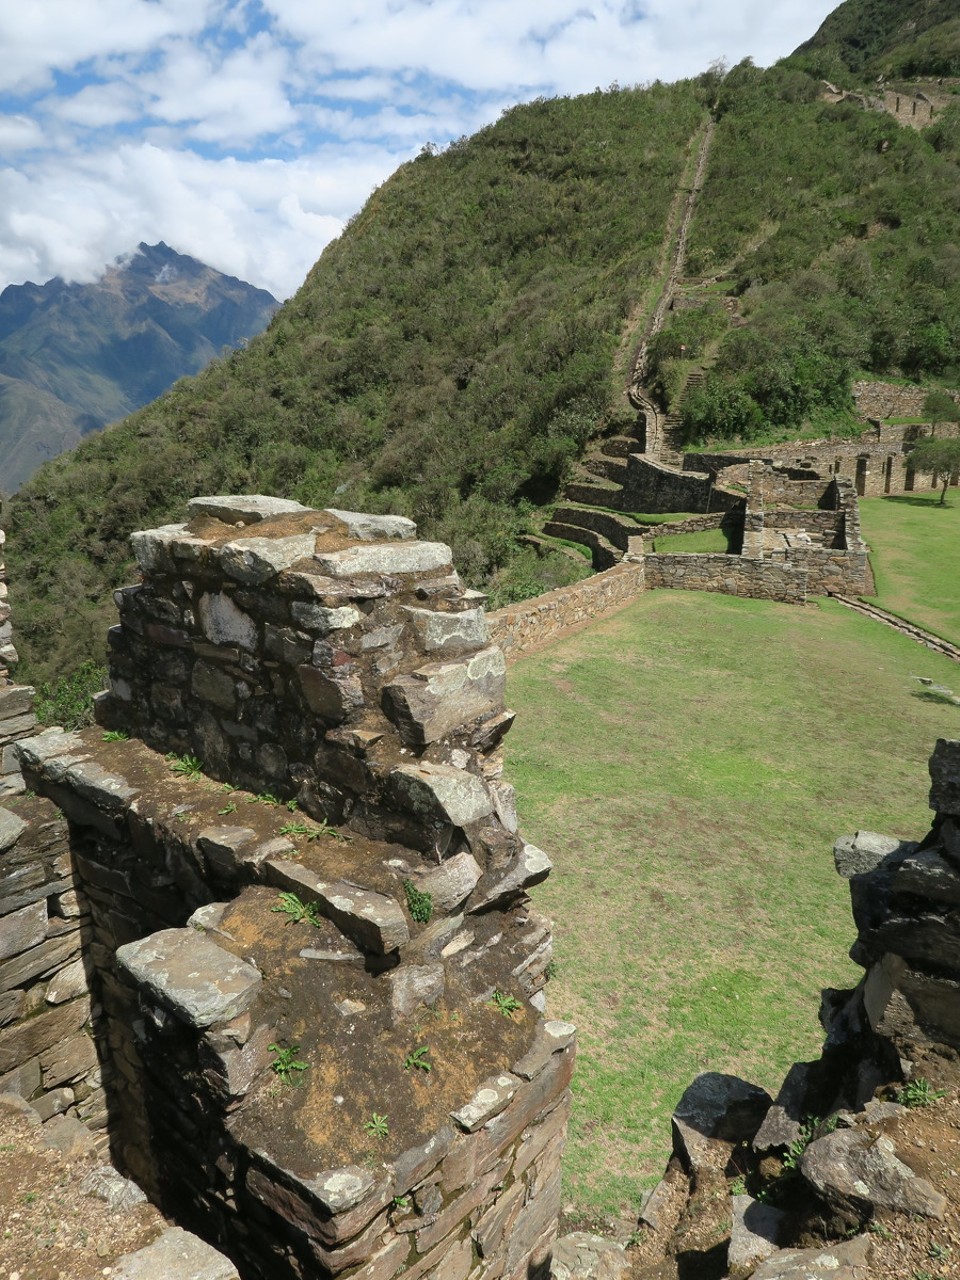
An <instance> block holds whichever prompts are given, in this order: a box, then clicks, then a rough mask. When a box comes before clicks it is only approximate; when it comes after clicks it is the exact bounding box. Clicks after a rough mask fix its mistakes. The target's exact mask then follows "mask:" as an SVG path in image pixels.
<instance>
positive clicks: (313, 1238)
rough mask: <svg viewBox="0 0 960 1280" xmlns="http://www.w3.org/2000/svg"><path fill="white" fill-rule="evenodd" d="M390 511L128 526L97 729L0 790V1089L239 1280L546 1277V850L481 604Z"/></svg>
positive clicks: (40, 756) (556, 1157) (29, 752)
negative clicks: (92, 1151) (220, 1259)
mask: <svg viewBox="0 0 960 1280" xmlns="http://www.w3.org/2000/svg"><path fill="white" fill-rule="evenodd" d="M414 535H415V529H414V526H413V524H412V523H411V522H410V521H408V520H404V519H401V518H399V517H392V516H365V515H358V514H356V513H351V512H344V511H334V510H330V511H314V510H310V509H308V508H305V507H302V506H300V505H299V504H297V503H292V502H285V501H280V500H275V499H265V498H260V497H256V496H254V497H249V496H248V497H222V498H203V499H196V500H194V501H193V502H191V503H190V504H189V512H188V522H187V523H185V524H180V525H173V526H167V527H164V528H162V529H156V530H152V531H149V532H144V533H139V534H136V535H134V538H133V545H134V550H135V554H136V557H137V561H138V564H139V568H140V573H141V578H142V581H141V582H140V584H139V585H137V586H134V587H129V588H125V589H124V590H121V591H119V592H117V602H118V605H119V608H120V624H119V626H117V627H114V628H113V630H112V631H111V633H110V637H109V639H110V687H109V690H108V691H107V692H106V693H104V694H103V695H101V697H100V699H99V701H98V706H97V717H98V720H99V722H100V728H98V729H90V730H84V731H80V732H64V731H62V730H57V729H51V730H46V731H44V732H41V733H36V734H33V735H32V736H28V737H24V738H23V739H22V741H20V743H19V745H18V752H19V757H20V760H21V762H22V767H23V770H24V773H25V776H26V779H27V783H28V785H29V787H30V789H31V793H35V794H31V793H28V795H27V797H26V798H23V799H21V800H19V801H18V803H17V807H16V812H15V813H14V812H12V811H10V810H0V992H2V994H0V1092H2V1091H4V1090H11V1089H12V1090H14V1091H15V1092H17V1093H20V1094H21V1095H22V1096H24V1097H25V1098H27V1099H29V1100H30V1101H31V1103H32V1105H33V1107H34V1108H35V1109H36V1110H37V1111H38V1112H39V1113H40V1117H41V1119H42V1120H44V1121H45V1124H44V1128H47V1127H48V1126H49V1125H54V1126H55V1127H56V1126H60V1127H61V1128H62V1129H63V1128H67V1129H69V1127H70V1126H79V1125H81V1124H82V1125H85V1126H87V1127H88V1128H89V1129H90V1130H92V1131H93V1133H94V1135H95V1137H96V1138H97V1141H98V1144H99V1146H100V1147H101V1149H102V1150H103V1151H104V1152H107V1151H108V1152H109V1154H110V1156H111V1157H112V1158H113V1160H114V1161H115V1162H116V1163H118V1164H119V1165H120V1167H121V1168H122V1169H124V1170H125V1171H127V1172H129V1173H130V1174H132V1175H133V1176H134V1177H135V1178H136V1179H137V1181H138V1182H139V1183H140V1184H141V1185H142V1186H143V1187H144V1189H145V1190H147V1191H148V1192H149V1194H150V1195H151V1197H152V1198H153V1199H154V1200H155V1201H156V1203H158V1204H159V1205H160V1207H161V1208H163V1209H164V1211H165V1212H167V1213H169V1214H170V1215H171V1216H173V1217H174V1218H176V1220H177V1221H178V1223H180V1224H182V1225H183V1226H185V1227H187V1228H189V1229H190V1230H192V1231H194V1232H196V1233H197V1234H198V1235H199V1236H201V1237H203V1238H204V1239H205V1240H206V1241H208V1242H210V1244H212V1245H214V1246H216V1247H217V1248H220V1249H222V1250H223V1251H224V1252H225V1253H226V1254H228V1255H229V1257H230V1258H231V1259H233V1261H234V1263H235V1264H236V1266H237V1268H239V1271H240V1273H241V1274H242V1275H243V1277H244V1278H245V1280H246V1278H247V1277H251V1278H256V1277H262V1280H267V1278H268V1277H269V1280H278V1278H282V1277H286V1276H289V1277H291V1278H294V1277H297V1278H305V1277H324V1276H339V1275H344V1276H350V1277H352V1276H363V1277H364V1280H390V1278H391V1277H393V1276H396V1275H399V1274H401V1273H403V1274H404V1275H405V1277H406V1278H407V1280H420V1277H439V1278H441V1280H468V1277H469V1280H485V1278H487V1277H489V1278H490V1280H493V1277H504V1280H511V1278H515V1280H529V1278H530V1277H536V1276H546V1275H548V1274H549V1269H550V1258H551V1252H552V1247H553V1242H554V1237H555V1234H556V1227H557V1221H558V1216H559V1208H560V1199H559V1197H560V1172H559V1165H560V1155H561V1152H562V1149H563V1144H564V1140H565V1134H566V1123H567V1115H568V1111H569V1098H570V1095H569V1081H570V1077H571V1073H572V1068H573V1056H574V1029H573V1027H572V1026H570V1025H569V1024H566V1023H561V1022H556V1021H553V1022H550V1021H545V1020H544V1018H543V1016H542V1010H543V1007H544V1000H543V986H544V983H545V981H546V977H547V969H548V966H549V962H550V956H551V934H550V924H549V922H548V921H547V920H545V919H544V918H543V917H541V916H540V915H539V914H538V913H537V912H536V911H535V910H534V909H533V907H532V906H531V903H530V900H529V897H528V893H527V891H528V890H529V889H530V887H531V886H533V885H535V884H536V883H538V882H539V881H541V880H542V879H543V878H544V877H545V876H546V875H547V874H548V872H549V870H550V863H549V860H548V859H547V857H546V856H545V855H544V854H543V853H542V852H541V851H540V850H539V849H537V848H535V847H534V846H532V845H530V844H529V843H527V842H525V841H524V840H523V838H522V836H521V835H520V834H519V832H518V829H517V819H516V813H515V806H514V793H513V789H512V788H511V787H510V786H509V784H508V783H507V782H505V781H504V779H503V777H502V762H501V749H500V744H501V741H502V738H503V736H504V734H505V733H506V732H507V730H508V729H509V727H510V724H511V721H512V718H513V717H512V713H510V712H509V711H508V710H507V709H506V707H505V705H504V660H503V655H502V653H501V651H500V650H499V649H498V648H497V647H496V646H494V645H491V644H490V643H489V642H488V635H487V629H486V623H485V618H484V612H483V609H482V601H483V597H481V596H479V595H477V594H476V593H473V592H469V591H465V590H464V589H463V587H462V586H461V584H460V581H459V579H458V577H457V574H456V573H455V571H454V569H453V566H452V564H451V558H450V551H449V548H447V547H446V546H444V545H442V544H439V543H429V542H420V541H417V540H416V539H415V536H414ZM0 697H2V691H0ZM218 1274H219V1273H218ZM224 1274H233V1273H232V1272H229V1273H226V1272H225V1273H224ZM171 1280H173V1276H172V1275H171Z"/></svg>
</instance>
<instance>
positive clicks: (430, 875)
mask: <svg viewBox="0 0 960 1280" xmlns="http://www.w3.org/2000/svg"><path fill="white" fill-rule="evenodd" d="M482 874H483V872H482V871H481V870H480V866H479V864H478V862H477V860H476V858H474V857H473V855H472V854H469V853H466V852H464V853H458V854H456V855H455V856H454V857H452V858H448V859H447V860H446V862H442V863H441V864H440V866H439V867H431V868H429V869H428V870H426V871H422V870H421V871H413V872H411V875H410V878H411V880H412V881H413V883H414V884H415V885H416V887H417V888H418V889H419V890H420V891H421V892H422V893H429V894H430V896H431V898H433V905H434V907H435V909H436V910H438V911H443V912H451V911H456V909H457V908H458V907H459V906H461V905H462V904H463V903H464V902H466V900H467V898H468V897H469V896H470V894H471V893H472V892H473V890H474V889H475V888H476V886H477V883H478V882H479V880H480V877H481V875H482Z"/></svg>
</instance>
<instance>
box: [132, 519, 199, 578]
mask: <svg viewBox="0 0 960 1280" xmlns="http://www.w3.org/2000/svg"><path fill="white" fill-rule="evenodd" d="M186 532H187V526H186V525H185V524H165V525H161V526H160V527H159V528H158V529H145V530H141V531H138V532H137V533H132V534H131V535H130V546H131V547H132V548H133V554H134V555H135V556H136V559H137V564H138V565H139V566H140V568H141V569H143V570H144V571H145V572H147V573H175V572H176V567H175V565H174V562H173V555H172V554H171V547H172V544H173V543H174V542H175V541H176V540H177V539H179V538H182V537H183V536H184V534H186Z"/></svg>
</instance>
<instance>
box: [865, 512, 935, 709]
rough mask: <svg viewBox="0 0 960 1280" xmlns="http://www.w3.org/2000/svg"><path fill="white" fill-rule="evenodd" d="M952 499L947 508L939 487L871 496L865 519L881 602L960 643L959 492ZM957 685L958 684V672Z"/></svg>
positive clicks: (885, 606) (905, 616) (909, 618)
mask: <svg viewBox="0 0 960 1280" xmlns="http://www.w3.org/2000/svg"><path fill="white" fill-rule="evenodd" d="M947 495H948V496H947V502H946V505H945V506H943V507H941V506H939V505H938V504H939V502H940V490H939V489H936V490H931V491H930V492H924V493H920V492H917V493H910V494H904V495H903V496H902V497H896V498H867V499H865V500H861V503H860V518H861V522H862V527H863V536H864V538H865V539H866V541H867V542H868V543H869V545H870V547H871V550H872V553H873V554H872V555H871V557H870V563H871V564H872V566H873V575H874V578H875V580H876V586H877V594H876V596H875V597H873V599H875V601H876V603H877V604H879V605H880V606H881V607H882V608H884V609H889V610H890V612H891V613H896V614H898V615H899V616H900V617H902V618H907V619H908V620H909V621H910V622H915V623H916V624H917V625H918V626H921V627H926V628H927V630H928V631H932V632H933V633H934V634H935V635H938V636H943V638H944V639H945V640H951V641H953V643H954V644H960V592H958V590H957V548H958V546H960V494H958V492H957V490H956V489H952V490H948V491H947ZM945 683H946V684H947V685H950V684H951V681H950V680H946V681H945ZM952 683H953V684H954V685H956V684H957V683H958V675H957V672H956V668H954V674H953V680H952Z"/></svg>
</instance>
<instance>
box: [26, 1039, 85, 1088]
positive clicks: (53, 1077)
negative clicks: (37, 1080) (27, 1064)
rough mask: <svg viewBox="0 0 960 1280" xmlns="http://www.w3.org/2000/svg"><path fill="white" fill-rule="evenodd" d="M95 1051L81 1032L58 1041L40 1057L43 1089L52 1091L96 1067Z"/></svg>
mask: <svg viewBox="0 0 960 1280" xmlns="http://www.w3.org/2000/svg"><path fill="white" fill-rule="evenodd" d="M97 1062H98V1058H97V1049H96V1046H95V1045H94V1043H93V1041H92V1040H91V1039H90V1037H89V1036H88V1035H86V1034H85V1033H84V1032H83V1031H79V1032H77V1034H76V1035H72V1036H70V1037H69V1039H67V1040H62V1041H60V1043H59V1044H57V1045H55V1046H54V1047H53V1048H51V1049H47V1050H45V1051H44V1052H43V1053H41V1055H40V1070H41V1071H42V1073H43V1087H44V1089H54V1088H56V1086H57V1085H60V1084H66V1083H67V1081H69V1080H78V1079H80V1077H81V1076H85V1075H86V1074H87V1072H88V1071H92V1070H93V1069H94V1067H96V1066H97Z"/></svg>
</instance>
